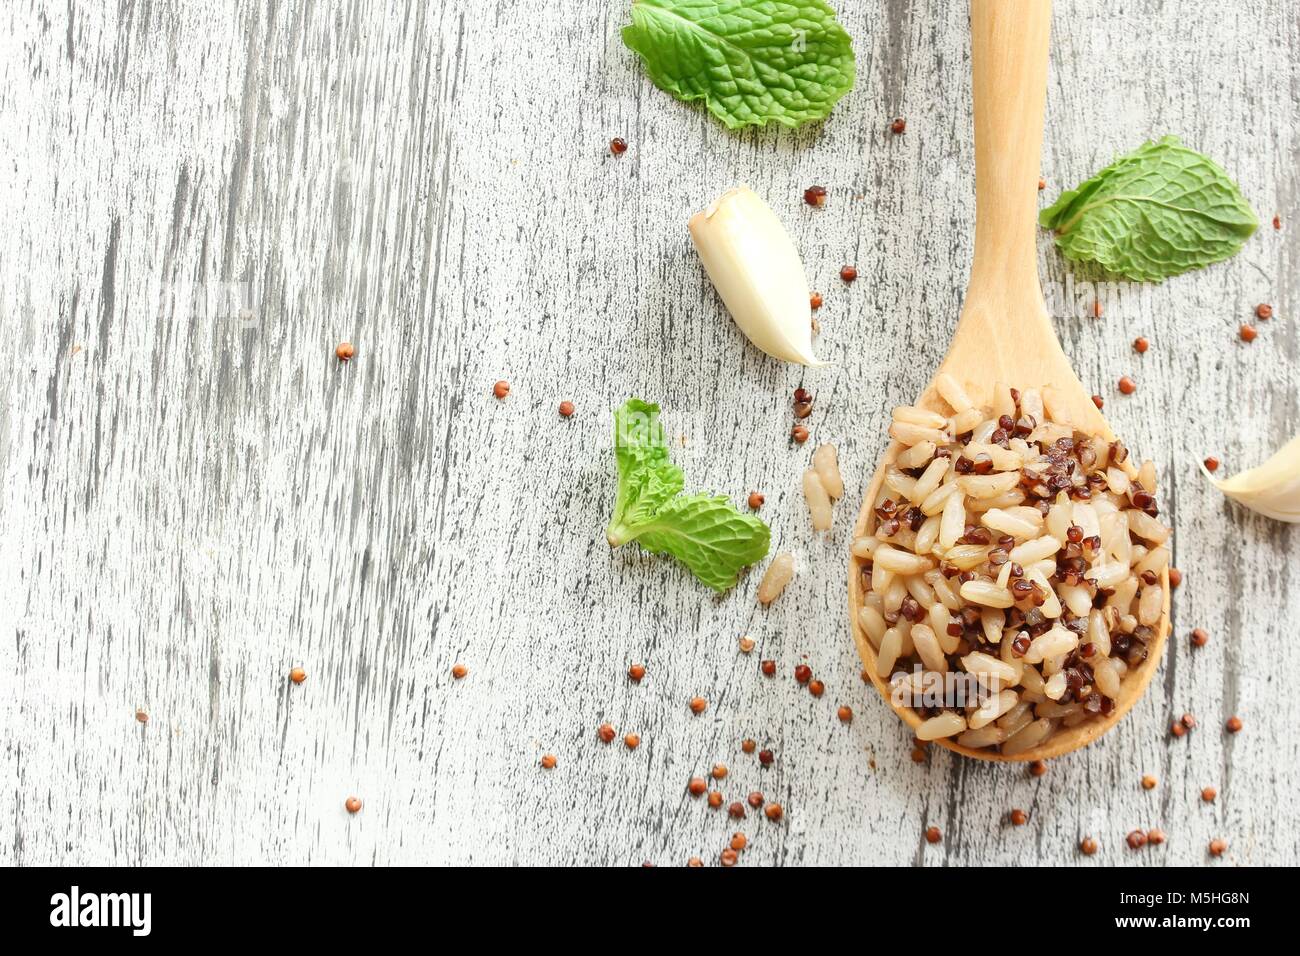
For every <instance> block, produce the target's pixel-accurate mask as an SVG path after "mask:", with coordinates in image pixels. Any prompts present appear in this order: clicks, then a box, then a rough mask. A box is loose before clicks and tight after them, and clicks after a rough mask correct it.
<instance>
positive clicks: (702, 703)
mask: <svg viewBox="0 0 1300 956" xmlns="http://www.w3.org/2000/svg"><path fill="white" fill-rule="evenodd" d="M708 706H709V702H708V701H707V700H705V699H704V698H703V697H692V698H691V713H692V714H695V715H697V716H698V715H699V714H702V713H704V711H705V709H706V708H707V707H708Z"/></svg>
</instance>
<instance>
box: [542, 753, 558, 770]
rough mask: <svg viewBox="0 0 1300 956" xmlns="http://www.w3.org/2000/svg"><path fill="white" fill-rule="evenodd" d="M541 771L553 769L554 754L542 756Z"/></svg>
mask: <svg viewBox="0 0 1300 956" xmlns="http://www.w3.org/2000/svg"><path fill="white" fill-rule="evenodd" d="M542 769H543V770H554V769H555V754H542Z"/></svg>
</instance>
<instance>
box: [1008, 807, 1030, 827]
mask: <svg viewBox="0 0 1300 956" xmlns="http://www.w3.org/2000/svg"><path fill="white" fill-rule="evenodd" d="M1010 819H1011V825H1012V826H1016V827H1023V826H1024V825H1025V821H1027V820H1028V819H1029V814H1027V813H1025V811H1024V810H1021V809H1020V808H1018V807H1017V808H1016V809H1015V810H1012V811H1011V817H1010Z"/></svg>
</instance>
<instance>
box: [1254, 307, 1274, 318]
mask: <svg viewBox="0 0 1300 956" xmlns="http://www.w3.org/2000/svg"><path fill="white" fill-rule="evenodd" d="M1255 318H1257V319H1260V320H1261V321H1264V322H1267V321H1268V320H1269V319H1271V318H1273V307H1272V306H1271V305H1269V304H1268V303H1267V302H1261V303H1260V304H1259V305H1257V306H1255Z"/></svg>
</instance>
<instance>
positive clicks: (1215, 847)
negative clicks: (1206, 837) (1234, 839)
mask: <svg viewBox="0 0 1300 956" xmlns="http://www.w3.org/2000/svg"><path fill="white" fill-rule="evenodd" d="M1227 848H1228V841H1227V840H1220V839H1214V840H1211V841H1210V856H1223V851H1224V850H1226V849H1227Z"/></svg>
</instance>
